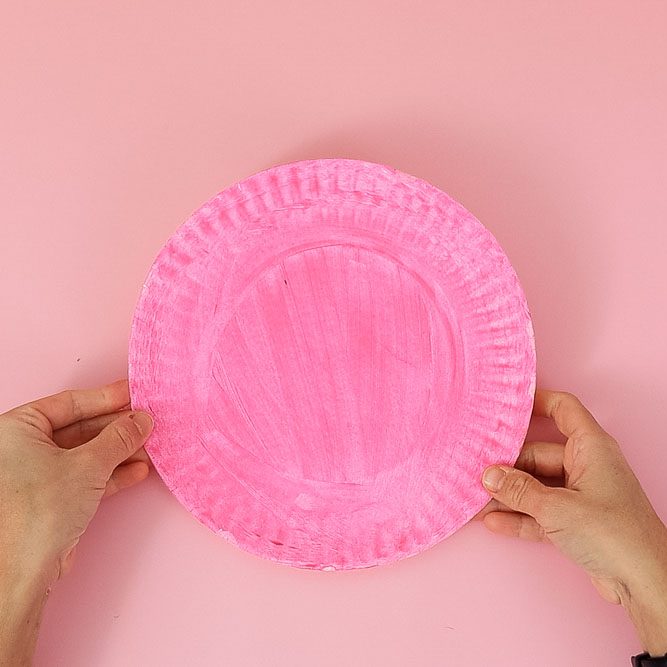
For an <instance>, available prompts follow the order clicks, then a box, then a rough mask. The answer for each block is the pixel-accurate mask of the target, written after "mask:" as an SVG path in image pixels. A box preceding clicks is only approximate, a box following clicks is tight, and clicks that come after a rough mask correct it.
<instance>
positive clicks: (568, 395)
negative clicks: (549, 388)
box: [556, 391, 582, 407]
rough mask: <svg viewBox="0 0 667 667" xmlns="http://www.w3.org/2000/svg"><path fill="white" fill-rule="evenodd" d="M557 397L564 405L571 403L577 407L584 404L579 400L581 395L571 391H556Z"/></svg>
mask: <svg viewBox="0 0 667 667" xmlns="http://www.w3.org/2000/svg"><path fill="white" fill-rule="evenodd" d="M556 398H557V400H558V402H559V403H561V404H563V405H570V406H577V407H578V406H580V405H582V403H581V401H580V400H579V397H578V396H576V395H575V394H573V393H572V392H570V391H558V392H556Z"/></svg>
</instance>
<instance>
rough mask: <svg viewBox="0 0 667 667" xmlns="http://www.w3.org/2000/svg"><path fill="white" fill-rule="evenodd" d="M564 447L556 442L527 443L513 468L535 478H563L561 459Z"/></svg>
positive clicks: (563, 454)
mask: <svg viewBox="0 0 667 667" xmlns="http://www.w3.org/2000/svg"><path fill="white" fill-rule="evenodd" d="M564 456H565V445H560V444H558V443H556V442H527V443H526V444H525V445H524V446H523V449H522V450H521V453H520V454H519V458H518V459H517V460H516V463H515V464H514V467H515V468H518V469H519V470H523V471H524V472H527V473H528V474H529V475H533V476H537V477H563V476H564V474H565V471H564V469H563V458H564Z"/></svg>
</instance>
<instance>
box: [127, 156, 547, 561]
mask: <svg viewBox="0 0 667 667" xmlns="http://www.w3.org/2000/svg"><path fill="white" fill-rule="evenodd" d="M534 383H535V350H534V340H533V334H532V327H531V324H530V317H529V314H528V310H527V307H526V302H525V298H524V295H523V292H522V290H521V287H520V285H519V283H518V280H517V278H516V274H515V273H514V271H513V269H512V267H511V266H510V264H509V262H508V260H507V258H506V257H505V255H504V254H503V252H502V250H501V249H500V248H499V246H498V244H497V243H496V241H495V239H493V237H492V236H491V235H490V233H489V232H488V231H487V230H485V229H484V227H483V226H482V225H481V224H480V223H479V222H478V221H477V220H475V219H474V218H473V217H472V216H471V215H470V214H469V213H468V212H467V211H465V209H463V208H462V207H461V206H460V205H458V204H457V203H456V202H454V201H453V200H451V199H450V198H449V197H448V196H447V195H445V194H444V193H443V192H441V191H439V190H437V189H436V188H434V187H433V186H431V185H429V184H428V183H425V182H424V181H420V180H418V179H415V178H413V177H411V176H408V175H406V174H402V173H401V172H397V171H395V170H392V169H390V168H388V167H383V166H380V165H374V164H370V163H365V162H359V161H354V160H315V161H304V162H299V163H292V164H288V165H282V166H279V167H275V168H273V169H270V170H267V171H265V172H261V173H259V174H256V175H255V176H252V177H250V178H248V179H246V180H245V181H243V182H241V183H240V184H237V185H236V186H232V187H231V188H228V189H227V190H225V191H223V192H222V193H220V194H219V195H218V196H216V197H215V198H213V199H212V200H211V201H210V202H208V203H207V204H205V205H204V206H203V207H202V208H201V209H199V211H197V212H196V213H195V214H194V215H193V216H192V218H191V219H190V220H189V221H188V222H187V223H185V224H184V225H183V226H182V227H181V228H180V229H179V230H178V232H177V233H176V234H175V235H174V236H173V237H172V238H171V239H170V240H169V242H168V243H167V245H166V246H165V248H164V249H163V250H162V252H161V253H160V255H159V256H158V258H157V259H156V262H155V264H154V265H153V268H152V269H151V272H150V274H149V277H148V279H147V282H146V285H145V286H144V290H143V292H142V296H141V299H140V302H139V304H138V306H137V310H136V313H135V318H134V322H133V328H132V337H131V345H130V386H131V392H132V401H133V407H135V408H144V409H149V410H150V411H151V412H152V413H153V415H154V417H155V424H156V426H155V431H154V435H153V437H152V438H151V440H150V441H149V443H148V444H147V450H148V452H149V454H150V456H151V458H152V459H153V461H154V463H155V466H156V468H157V470H158V472H159V473H160V474H161V475H162V477H163V479H164V480H165V482H166V483H167V485H168V486H169V488H170V489H171V490H172V491H173V492H174V493H175V495H176V496H177V497H178V498H179V500H180V501H181V502H182V503H183V504H184V505H185V506H186V507H187V508H188V509H190V510H191V511H192V512H193V514H195V516H197V518H198V519H199V520H200V521H202V522H203V523H204V524H205V525H207V526H209V527H210V528H211V529H213V530H215V531H216V532H218V533H219V534H221V535H223V536H225V537H226V538H227V539H229V540H230V541H232V542H234V543H235V544H238V545H239V546H240V547H242V548H244V549H247V550H249V551H251V552H253V553H256V554H259V555H262V556H264V557H267V558H271V559H273V560H278V561H281V562H286V563H289V564H292V565H297V566H301V567H312V568H320V569H340V568H350V567H366V566H369V565H375V564H378V563H381V562H387V561H390V560H395V559H397V558H401V557H405V556H408V555H412V554H414V553H417V552H419V551H421V550H423V549H425V548H427V547H428V546H430V545H432V544H434V543H435V542H437V541H439V540H440V539H442V538H443V537H445V536H446V535H449V534H451V532H453V531H454V530H456V528H458V527H460V526H461V525H463V524H464V523H465V522H466V521H467V520H468V519H469V518H470V517H471V516H472V515H473V514H474V513H475V512H476V511H477V510H478V509H480V508H481V506H482V505H483V504H484V502H485V501H486V499H487V498H488V496H487V495H486V493H485V492H484V491H483V489H482V488H481V486H480V484H479V476H480V475H481V471H482V469H483V468H484V467H485V466H486V465H487V464H488V463H490V462H492V461H506V462H509V463H511V462H513V461H514V459H515V458H516V456H517V455H518V452H519V449H520V447H521V444H522V442H523V437H524V435H525V431H526V428H527V424H528V418H529V416H530V409H531V404H532V394H533V391H534Z"/></svg>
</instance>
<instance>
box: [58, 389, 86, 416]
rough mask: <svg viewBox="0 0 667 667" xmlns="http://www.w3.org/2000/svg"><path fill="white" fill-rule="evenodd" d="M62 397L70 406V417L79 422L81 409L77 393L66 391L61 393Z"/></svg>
mask: <svg viewBox="0 0 667 667" xmlns="http://www.w3.org/2000/svg"><path fill="white" fill-rule="evenodd" d="M63 396H64V397H65V398H66V399H67V400H68V401H69V403H70V405H71V410H72V416H73V417H74V419H75V420H76V421H79V420H80V419H81V418H82V417H83V410H82V409H81V401H80V400H79V397H78V395H77V393H76V392H75V391H73V390H71V389H67V390H65V391H64V392H63Z"/></svg>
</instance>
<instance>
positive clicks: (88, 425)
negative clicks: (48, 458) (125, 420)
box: [51, 410, 130, 449]
mask: <svg viewBox="0 0 667 667" xmlns="http://www.w3.org/2000/svg"><path fill="white" fill-rule="evenodd" d="M129 412H130V411H129V410H127V411H122V412H113V413H111V414H109V415H99V416H98V417H91V418H90V419H82V420H81V421H78V422H74V424H70V425H69V426H63V428H59V429H58V430H57V431H54V432H53V435H52V436H51V439H52V440H53V442H55V443H56V445H58V447H62V448H63V449H72V447H78V446H79V445H83V443H84V442H88V441H89V440H92V439H93V438H95V437H97V436H98V435H99V434H100V432H101V431H102V429H103V428H106V427H107V426H108V425H109V424H111V422H113V421H115V420H116V419H118V417H122V416H123V415H125V414H129Z"/></svg>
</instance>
